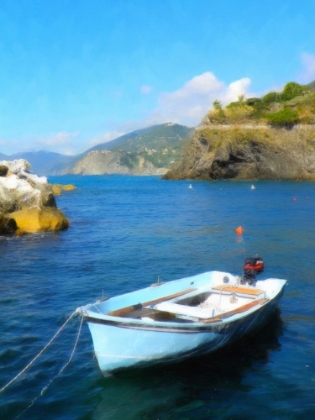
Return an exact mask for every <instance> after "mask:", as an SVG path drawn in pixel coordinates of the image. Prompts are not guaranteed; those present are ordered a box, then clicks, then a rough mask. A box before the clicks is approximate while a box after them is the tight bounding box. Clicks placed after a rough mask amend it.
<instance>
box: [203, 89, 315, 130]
mask: <svg viewBox="0 0 315 420" xmlns="http://www.w3.org/2000/svg"><path fill="white" fill-rule="evenodd" d="M238 99H239V100H238V101H236V102H231V103H230V104H229V105H227V106H226V107H225V108H223V107H222V105H221V103H220V102H219V101H217V100H216V101H214V103H213V109H212V110H211V111H209V113H208V115H207V116H206V118H205V119H204V121H203V123H204V124H209V123H210V124H264V125H265V124H269V125H271V126H273V127H292V126H293V125H295V124H315V91H314V87H313V85H312V84H309V85H305V86H303V85H300V84H298V83H295V82H289V83H287V84H286V85H285V86H284V88H283V90H282V92H269V93H267V94H266V95H264V96H263V97H262V98H248V99H245V97H244V95H240V96H239V98H238Z"/></svg>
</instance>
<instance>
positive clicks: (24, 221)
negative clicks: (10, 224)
mask: <svg viewBox="0 0 315 420" xmlns="http://www.w3.org/2000/svg"><path fill="white" fill-rule="evenodd" d="M10 217H11V218H12V219H14V220H15V222H16V224H17V227H18V232H17V233H18V234H22V233H37V232H49V231H52V232H56V231H60V230H66V229H68V227H69V221H68V219H67V218H66V217H65V216H64V215H63V213H62V212H61V211H60V210H58V209H57V208H55V207H43V208H41V209H39V208H36V207H32V208H25V209H22V210H18V211H16V212H13V213H11V214H10Z"/></svg>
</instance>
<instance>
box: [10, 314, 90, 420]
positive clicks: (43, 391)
mask: <svg viewBox="0 0 315 420" xmlns="http://www.w3.org/2000/svg"><path fill="white" fill-rule="evenodd" d="M75 313H77V311H75V312H74V313H73V314H72V315H71V317H72V316H73V315H74V314H75ZM68 321H70V318H69V319H68ZM82 324H83V316H81V322H80V327H79V330H78V334H77V337H76V340H75V343H74V347H73V349H72V352H71V354H70V357H69V360H68V361H67V363H66V364H65V365H63V367H62V368H61V369H60V370H59V372H58V373H57V375H55V376H54V377H53V378H52V379H50V381H49V382H48V384H47V385H46V386H44V388H43V389H42V390H41V392H40V393H39V394H38V395H37V396H36V397H35V398H34V399H33V400H32V402H31V403H30V405H29V406H27V407H26V408H25V409H24V410H23V411H22V412H21V413H20V414H19V415H18V416H17V417H15V419H14V420H16V419H18V418H19V417H21V416H22V414H24V413H25V411H27V410H29V409H30V408H31V407H32V406H33V405H34V403H35V401H36V400H37V399H38V398H39V397H41V396H42V395H44V394H45V392H46V391H47V389H48V388H49V387H50V385H51V384H52V383H53V382H54V380H55V379H56V378H57V377H58V376H60V375H61V374H62V372H63V371H64V370H65V369H66V367H67V366H68V365H69V363H70V362H71V360H72V358H73V356H74V353H75V350H76V348H77V345H78V342H79V337H80V334H81V329H82Z"/></svg>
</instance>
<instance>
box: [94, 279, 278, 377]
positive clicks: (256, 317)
mask: <svg viewBox="0 0 315 420" xmlns="http://www.w3.org/2000/svg"><path fill="white" fill-rule="evenodd" d="M279 281H282V280H279ZM282 282H283V285H282V287H281V288H280V289H279V291H278V293H277V294H275V296H274V297H273V298H272V299H268V300H266V302H265V303H264V304H262V305H259V307H258V308H254V309H252V310H250V311H248V313H246V314H242V316H239V315H235V316H232V317H230V318H229V319H227V320H221V321H219V322H213V323H209V324H207V323H196V324H194V325H191V324H180V323H166V322H151V323H148V322H146V323H144V322H141V321H138V320H130V319H128V318H127V319H124V320H118V319H117V317H113V318H112V319H111V318H110V317H103V319H97V318H95V317H89V316H88V315H86V320H87V321H88V326H89V329H90V332H91V335H92V339H93V344H94V350H95V355H96V358H97V361H98V364H99V367H100V370H101V371H102V373H103V374H104V375H105V376H106V375H108V374H110V373H112V372H116V371H120V370H124V369H128V368H135V367H146V366H152V365H157V364H167V363H174V362H180V361H182V360H184V359H186V358H189V357H191V356H199V355H200V356H201V355H205V354H208V353H211V352H213V351H215V350H217V349H219V348H221V347H223V346H226V345H228V344H230V343H232V342H233V341H235V340H237V339H239V338H240V337H242V336H244V335H246V334H248V333H249V332H252V331H253V330H257V329H259V328H260V327H262V326H263V325H264V324H265V323H266V322H267V321H268V319H269V317H270V315H271V314H272V313H273V312H274V310H275V308H276V306H277V303H278V300H279V299H280V297H281V295H282V294H283V286H284V283H285V281H282Z"/></svg>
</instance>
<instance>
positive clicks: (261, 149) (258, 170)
mask: <svg viewBox="0 0 315 420" xmlns="http://www.w3.org/2000/svg"><path fill="white" fill-rule="evenodd" d="M187 178H188V179H204V180H217V179H235V180H251V179H270V180H272V179H288V180H289V179H297V180H315V127H314V126H302V127H295V128H291V129H286V128H270V127H265V128H258V127H257V128H242V126H236V125H235V126H232V127H224V128H223V127H222V128H221V129H220V128H211V127H206V128H201V129H197V130H196V131H195V133H194V135H193V136H192V139H191V141H190V143H189V145H188V147H187V149H186V150H185V152H184V153H183V155H182V157H181V159H180V161H179V162H177V163H176V164H174V165H173V166H171V168H170V170H169V171H168V172H167V173H166V174H165V175H164V179H187Z"/></svg>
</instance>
